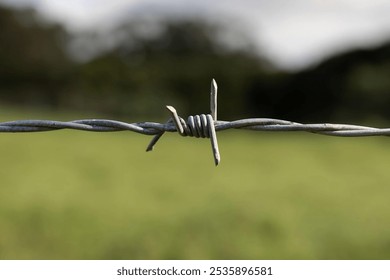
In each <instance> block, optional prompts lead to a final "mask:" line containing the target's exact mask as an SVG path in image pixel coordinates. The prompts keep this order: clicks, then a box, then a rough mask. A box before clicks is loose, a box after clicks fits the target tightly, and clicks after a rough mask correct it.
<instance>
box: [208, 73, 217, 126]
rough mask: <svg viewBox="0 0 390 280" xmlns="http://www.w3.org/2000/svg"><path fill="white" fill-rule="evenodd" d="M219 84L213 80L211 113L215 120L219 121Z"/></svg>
mask: <svg viewBox="0 0 390 280" xmlns="http://www.w3.org/2000/svg"><path fill="white" fill-rule="evenodd" d="M217 91H218V86H217V82H216V81H215V80H214V79H213V80H212V81H211V92H210V111H211V116H212V117H213V120H214V121H215V122H216V121H217Z"/></svg>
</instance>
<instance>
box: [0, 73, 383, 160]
mask: <svg viewBox="0 0 390 280" xmlns="http://www.w3.org/2000/svg"><path fill="white" fill-rule="evenodd" d="M210 97H211V101H210V107H211V108H210V109H211V114H207V115H206V114H201V115H196V116H189V117H188V119H187V121H185V120H184V119H183V118H181V117H180V116H179V115H178V114H177V112H176V110H175V108H174V107H172V106H166V107H167V109H168V110H169V111H170V113H171V115H172V117H171V118H170V119H169V120H168V121H167V122H166V123H156V122H136V123H126V122H121V121H116V120H107V119H84V120H74V121H52V120H16V121H8V122H1V123H0V132H13V133H15V132H42V131H52V130H59V129H74V130H84V131H95V132H114V131H132V132H136V133H140V134H145V135H154V138H153V139H152V140H151V142H150V143H149V145H148V146H147V149H146V151H152V150H153V147H154V145H155V144H156V143H157V141H158V140H159V139H160V138H161V136H162V135H163V134H164V133H165V132H178V133H179V134H180V135H181V136H190V137H197V138H199V137H201V138H210V139H211V146H212V151H213V156H214V162H215V165H218V164H219V162H220V153H219V148H218V142H217V137H216V131H221V130H227V129H248V130H255V131H304V132H310V133H317V134H323V135H329V136H342V137H361V136H390V128H375V127H368V126H360V125H349V124H331V123H314V124H302V123H297V122H292V121H286V120H280V119H271V118H249V119H241V120H235V121H220V120H217V84H216V82H215V80H214V79H213V80H212V83H211V94H210Z"/></svg>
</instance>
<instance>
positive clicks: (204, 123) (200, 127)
mask: <svg viewBox="0 0 390 280" xmlns="http://www.w3.org/2000/svg"><path fill="white" fill-rule="evenodd" d="M210 96H211V99H210V107H211V108H210V109H211V114H207V115H205V114H201V115H195V116H189V117H188V119H187V122H186V121H185V120H184V119H183V118H181V117H180V116H179V115H178V114H177V111H176V109H175V108H174V107H173V106H166V107H167V109H168V111H169V112H170V113H171V115H172V118H170V119H169V120H168V122H167V125H168V124H171V123H172V122H173V123H174V125H175V127H176V131H177V132H178V133H179V134H180V135H181V136H190V137H196V138H199V137H201V138H210V140H211V148H212V151H213V156H214V163H215V165H218V164H219V162H220V161H221V156H220V154H219V148H218V141H217V134H216V132H215V121H216V120H217V83H216V82H215V80H214V79H213V80H212V82H211V93H210ZM163 134H164V131H162V132H161V133H159V134H157V135H156V136H154V137H153V139H152V141H151V142H150V143H149V145H148V147H147V149H146V151H152V150H153V147H154V145H155V144H156V143H157V141H158V140H159V139H160V138H161V136H162V135H163Z"/></svg>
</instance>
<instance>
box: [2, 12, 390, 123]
mask: <svg viewBox="0 0 390 280" xmlns="http://www.w3.org/2000/svg"><path fill="white" fill-rule="evenodd" d="M140 30H141V31H142V30H143V32H141V31H140ZM145 30H146V31H147V30H149V31H148V32H145ZM228 32H229V30H228V29H227V28H226V27H224V26H222V25H221V24H216V23H205V22H204V21H200V20H195V19H192V20H181V21H170V20H167V21H159V22H153V23H150V22H149V23H147V22H144V21H142V20H141V21H140V20H138V21H137V20H133V21H130V22H128V23H126V24H124V25H122V26H120V27H118V28H117V30H114V31H112V32H110V34H109V35H106V40H110V41H112V42H113V44H112V46H111V47H109V48H106V49H104V48H103V49H101V50H100V51H98V52H96V55H94V56H92V57H91V58H90V59H87V60H86V59H84V60H78V59H75V58H74V57H75V53H73V54H72V52H71V51H70V50H69V46H70V45H71V42H74V41H75V38H73V35H72V34H69V33H67V32H66V31H65V29H64V28H63V27H61V26H59V25H56V24H53V23H48V22H45V21H44V20H43V19H41V18H39V17H38V16H37V15H36V13H35V12H34V11H33V10H11V9H10V8H5V7H0V102H1V103H2V104H12V105H18V106H28V107H36V108H50V109H53V110H57V109H72V110H83V111H91V113H97V116H103V115H104V116H112V117H118V118H122V119H127V120H128V119H129V118H134V117H137V118H138V117H139V118H142V117H148V118H166V117H168V113H167V112H166V111H165V109H164V105H166V104H169V105H174V106H176V108H177V109H178V111H179V114H181V115H182V116H183V117H185V116H186V115H188V114H198V113H206V112H208V110H209V95H208V94H209V88H210V81H211V79H212V78H215V79H216V80H217V82H218V85H219V104H218V105H219V107H218V109H219V117H220V118H221V119H226V120H229V119H234V118H239V117H274V118H285V119H290V120H296V121H306V122H316V121H318V122H324V121H337V122H339V121H351V120H352V121H366V120H368V119H380V120H387V121H389V120H390V110H387V108H388V107H389V105H390V79H389V74H390V43H388V44H384V45H383V46H380V47H377V48H375V49H370V50H354V51H350V52H346V53H343V54H339V55H336V56H334V57H332V58H330V59H328V60H326V61H324V62H322V63H320V64H318V65H316V66H313V67H311V68H309V69H306V70H303V71H299V72H294V73H291V72H283V71H280V70H278V69H276V68H274V67H272V65H271V64H270V63H269V62H268V61H267V60H266V59H265V58H264V57H261V56H260V55H259V54H258V53H257V52H255V51H254V50H253V48H251V43H250V42H249V41H245V40H247V39H246V38H245V36H241V37H240V36H237V35H240V34H230V35H235V36H236V39H237V40H239V41H240V46H239V47H234V46H233V47H232V46H230V45H229V44H226V42H225V41H224V40H223V38H222V37H221V34H227V33H228ZM95 37H98V36H97V35H96V36H95V35H94V34H88V35H83V36H81V42H84V44H90V45H92V46H93V45H94V44H95V43H96V42H98V40H97V39H96V38H95ZM221 38H222V39H221ZM78 40H79V41H80V38H78ZM74 50H75V48H73V51H74ZM94 116H95V115H94ZM148 120H152V119H148Z"/></svg>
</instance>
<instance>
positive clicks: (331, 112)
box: [0, 0, 390, 259]
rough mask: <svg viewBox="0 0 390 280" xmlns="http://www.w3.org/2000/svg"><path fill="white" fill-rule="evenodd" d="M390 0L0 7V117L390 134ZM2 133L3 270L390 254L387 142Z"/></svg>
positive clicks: (290, 136)
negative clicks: (29, 262)
mask: <svg viewBox="0 0 390 280" xmlns="http://www.w3.org/2000/svg"><path fill="white" fill-rule="evenodd" d="M389 14H390V4H389V2H388V1H381V0H373V1H363V0H359V1H348V0H342V1H308V0H300V1H287V0H278V1H249V0H240V1H238V0H229V1H223V2H220V3H212V2H210V1H202V0H198V1H191V0H188V1H176V0H164V1H152V0H149V1H137V0H133V1H131V0H112V1H99V0H96V1H86V0H83V1H81V0H80V1H60V0H55V1H43V0H42V1H40V0H23V1H22V0H13V1H11V0H9V1H5V0H2V1H0V121H8V120H17V119H56V120H72V119H80V118H112V119H118V120H122V121H126V122H137V121H156V122H165V121H166V119H167V118H168V117H169V116H168V112H167V111H166V110H165V108H164V106H165V105H166V104H169V105H173V106H175V107H176V108H177V110H178V112H179V114H180V115H181V116H183V117H185V116H186V115H188V114H199V113H207V112H208V110H209V103H208V102H209V89H210V82H211V79H212V78H215V79H216V80H217V82H218V86H219V87H218V88H219V96H218V97H219V103H218V110H219V111H218V117H219V119H223V120H234V119H237V118H250V117H272V118H279V119H288V120H292V121H300V122H336V123H343V122H344V123H356V124H367V125H371V126H388V125H390V110H389V109H388V108H389V107H390V79H389V77H390V17H389V16H388V15H389ZM218 138H219V144H220V150H221V153H222V162H221V164H220V166H218V167H217V168H215V167H214V166H213V160H212V157H211V151H210V147H209V145H210V144H209V141H207V140H204V139H203V140H199V139H195V140H194V139H190V138H181V137H180V136H178V135H176V134H170V135H164V137H163V139H162V140H161V143H160V142H159V144H158V146H157V147H156V149H155V151H154V152H152V153H145V148H146V145H147V143H148V141H149V140H150V138H149V137H148V136H144V135H137V134H135V133H126V132H117V133H90V132H81V131H65V130H64V131H55V132H48V133H36V134H33V133H30V134H5V133H4V134H1V135H0V155H1V157H0V258H1V259H389V258H390V225H389V222H388V221H389V220H390V204H389V203H388V200H389V199H388V198H389V197H390V186H389V182H390V173H389V172H388V170H387V166H388V163H389V159H390V149H389V147H390V142H389V141H390V140H389V139H388V138H386V137H373V138H333V137H326V136H319V135H311V134H305V133H270V132H267V133H262V132H245V131H224V132H220V133H219V134H218Z"/></svg>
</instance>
